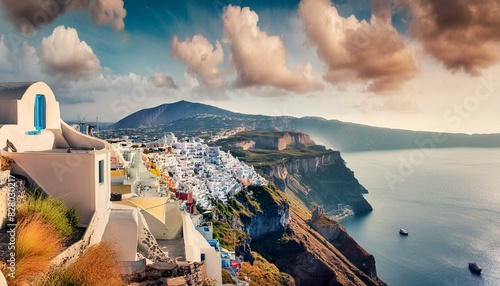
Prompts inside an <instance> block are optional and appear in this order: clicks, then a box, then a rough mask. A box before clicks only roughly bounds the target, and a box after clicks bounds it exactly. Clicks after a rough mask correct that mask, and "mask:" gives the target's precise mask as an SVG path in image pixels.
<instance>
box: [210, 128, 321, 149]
mask: <svg viewBox="0 0 500 286" xmlns="http://www.w3.org/2000/svg"><path fill="white" fill-rule="evenodd" d="M217 144H219V145H223V146H226V147H240V148H242V149H243V150H248V149H251V148H257V149H267V150H279V151H281V150H284V149H286V148H288V147H292V146H303V147H309V146H313V145H316V143H315V142H314V141H313V140H312V139H311V137H310V136H309V135H307V134H305V133H302V132H294V131H279V132H278V131H243V132H239V133H237V134H236V135H234V136H232V137H230V138H227V139H222V140H220V141H219V142H217Z"/></svg>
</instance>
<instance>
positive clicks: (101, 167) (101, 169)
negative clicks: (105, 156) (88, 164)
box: [99, 160, 104, 184]
mask: <svg viewBox="0 0 500 286" xmlns="http://www.w3.org/2000/svg"><path fill="white" fill-rule="evenodd" d="M102 183H104V160H101V161H99V184H102Z"/></svg>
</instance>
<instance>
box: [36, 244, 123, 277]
mask: <svg viewBox="0 0 500 286" xmlns="http://www.w3.org/2000/svg"><path fill="white" fill-rule="evenodd" d="M36 285H37V286H68V285H75V286H77V285H81V286H84V285H89V286H90V285H91V286H121V285H124V282H123V280H122V279H121V276H120V270H119V268H118V263H117V261H116V255H115V251H114V250H113V249H112V247H111V246H110V245H109V244H106V243H101V244H98V245H94V246H92V247H90V248H89V249H87V251H85V253H83V255H82V256H80V257H79V258H78V259H77V260H76V261H75V263H73V264H71V265H69V266H68V267H67V268H65V269H60V270H56V271H53V272H51V273H49V274H48V275H46V277H44V278H43V279H41V280H40V281H38V282H37V283H36Z"/></svg>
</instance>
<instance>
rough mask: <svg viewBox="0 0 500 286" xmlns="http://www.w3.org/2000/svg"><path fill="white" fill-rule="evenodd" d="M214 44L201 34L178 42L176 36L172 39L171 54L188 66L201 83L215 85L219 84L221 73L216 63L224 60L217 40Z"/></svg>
mask: <svg viewBox="0 0 500 286" xmlns="http://www.w3.org/2000/svg"><path fill="white" fill-rule="evenodd" d="M215 46H216V48H215V50H214V46H213V45H212V44H211V43H210V42H209V41H208V40H207V38H205V37H203V36H202V35H199V34H198V35H194V36H193V38H192V39H191V40H190V39H185V40H184V41H182V42H179V39H178V38H177V36H175V37H174V38H173V40H172V56H173V57H174V58H175V59H178V60H179V61H181V62H182V63H184V64H185V65H186V66H187V67H188V71H189V72H190V73H194V74H196V75H197V76H199V78H200V79H201V81H202V82H203V83H205V84H206V85H208V86H211V87H216V86H219V85H220V84H221V74H220V71H219V69H218V67H217V66H218V65H219V64H221V63H222V62H223V61H224V51H223V50H222V47H221V44H220V43H219V41H217V42H216V43H215Z"/></svg>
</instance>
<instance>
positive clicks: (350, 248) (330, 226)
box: [309, 207, 377, 278]
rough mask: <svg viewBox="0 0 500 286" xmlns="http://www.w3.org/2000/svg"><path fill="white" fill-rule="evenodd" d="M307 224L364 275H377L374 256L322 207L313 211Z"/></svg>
mask: <svg viewBox="0 0 500 286" xmlns="http://www.w3.org/2000/svg"><path fill="white" fill-rule="evenodd" d="M309 225H310V226H311V227H312V228H313V229H314V230H315V231H317V232H318V233H320V234H321V235H322V236H323V237H324V238H326V239H327V240H328V241H329V242H330V243H331V244H332V245H333V246H335V248H337V249H338V250H339V251H340V252H341V253H342V254H343V255H344V256H345V257H346V258H347V259H348V260H349V261H350V262H351V263H352V264H354V265H355V266H356V267H358V268H359V269H360V270H361V271H363V272H364V273H365V274H366V275H368V276H370V277H372V278H376V277H377V270H376V268H375V257H373V255H371V254H370V253H368V252H367V251H366V250H365V249H364V248H362V247H361V246H360V245H359V244H358V243H357V242H356V241H355V240H354V239H353V238H352V237H351V236H350V235H349V234H348V233H347V231H346V230H345V228H344V227H343V226H342V225H341V224H340V223H339V222H338V221H336V220H333V219H331V218H330V217H328V216H327V215H326V214H325V213H324V211H323V209H322V208H320V207H318V208H316V209H315V210H314V211H313V213H312V218H311V220H310V221H309Z"/></svg>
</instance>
